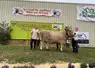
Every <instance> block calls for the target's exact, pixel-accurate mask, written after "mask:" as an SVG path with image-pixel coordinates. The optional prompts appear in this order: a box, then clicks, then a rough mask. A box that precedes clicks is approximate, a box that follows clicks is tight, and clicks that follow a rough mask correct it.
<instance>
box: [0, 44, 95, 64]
mask: <svg viewBox="0 0 95 68" xmlns="http://www.w3.org/2000/svg"><path fill="white" fill-rule="evenodd" d="M2 61H6V62H7V63H26V62H32V63H33V64H41V63H55V62H57V61H62V62H63V61H64V62H81V63H88V62H95V48H79V53H78V54H74V53H72V48H63V52H60V51H56V48H54V47H51V48H50V50H46V49H44V50H42V51H40V50H39V49H36V50H30V48H29V46H8V45H7V46H0V62H2Z"/></svg>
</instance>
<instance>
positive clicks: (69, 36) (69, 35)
mask: <svg viewBox="0 0 95 68" xmlns="http://www.w3.org/2000/svg"><path fill="white" fill-rule="evenodd" d="M65 31H66V36H67V38H70V39H71V38H73V36H74V33H73V30H72V28H71V27H70V26H66V27H65Z"/></svg>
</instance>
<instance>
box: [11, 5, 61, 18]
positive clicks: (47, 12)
mask: <svg viewBox="0 0 95 68" xmlns="http://www.w3.org/2000/svg"><path fill="white" fill-rule="evenodd" d="M12 14H14V15H23V16H51V17H59V16H61V10H60V9H44V8H18V7H17V8H13V10H12Z"/></svg>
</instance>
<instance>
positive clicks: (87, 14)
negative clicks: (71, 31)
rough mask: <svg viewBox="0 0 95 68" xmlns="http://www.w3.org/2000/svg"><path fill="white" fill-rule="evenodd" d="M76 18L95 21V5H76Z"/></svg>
mask: <svg viewBox="0 0 95 68" xmlns="http://www.w3.org/2000/svg"><path fill="white" fill-rule="evenodd" d="M77 20H84V21H95V6H77Z"/></svg>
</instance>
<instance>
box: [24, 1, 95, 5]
mask: <svg viewBox="0 0 95 68" xmlns="http://www.w3.org/2000/svg"><path fill="white" fill-rule="evenodd" d="M24 1H46V2H63V3H64V2H65V3H84V4H95V0H24Z"/></svg>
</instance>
